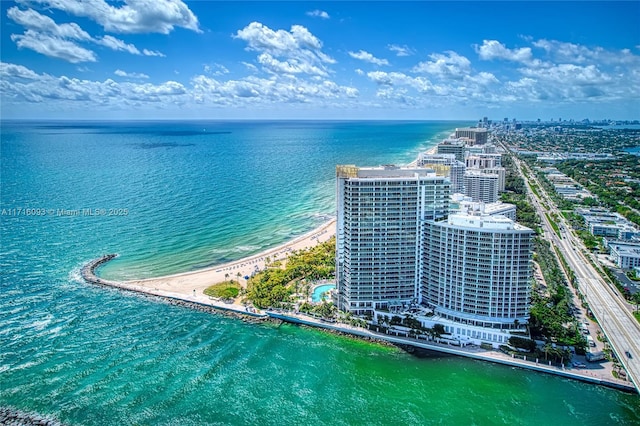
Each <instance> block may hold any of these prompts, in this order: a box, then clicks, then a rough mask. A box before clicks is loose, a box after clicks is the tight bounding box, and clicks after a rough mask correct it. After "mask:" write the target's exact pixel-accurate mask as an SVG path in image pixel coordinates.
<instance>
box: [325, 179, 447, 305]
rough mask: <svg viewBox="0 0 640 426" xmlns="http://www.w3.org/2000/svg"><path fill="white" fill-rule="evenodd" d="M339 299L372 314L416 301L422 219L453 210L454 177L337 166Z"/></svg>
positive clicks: (419, 269)
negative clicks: (378, 309)
mask: <svg viewBox="0 0 640 426" xmlns="http://www.w3.org/2000/svg"><path fill="white" fill-rule="evenodd" d="M336 177H337V179H336V180H337V183H336V186H337V188H336V193H337V232H336V234H337V238H336V296H335V297H336V299H335V300H336V304H337V306H338V308H339V309H341V310H343V311H350V312H353V313H355V314H370V313H372V311H373V310H374V309H376V308H380V309H384V308H386V307H388V306H389V304H390V303H391V304H393V303H396V304H402V303H410V302H412V301H417V300H418V298H419V282H420V281H419V275H420V271H421V268H422V238H423V233H422V229H423V223H424V221H425V220H432V219H436V218H442V217H444V216H445V215H446V214H447V212H448V203H449V180H448V179H447V178H445V177H442V176H436V175H435V173H433V172H431V171H429V170H428V169H421V168H400V167H395V166H384V167H372V168H358V167H356V166H338V167H337V168H336Z"/></svg>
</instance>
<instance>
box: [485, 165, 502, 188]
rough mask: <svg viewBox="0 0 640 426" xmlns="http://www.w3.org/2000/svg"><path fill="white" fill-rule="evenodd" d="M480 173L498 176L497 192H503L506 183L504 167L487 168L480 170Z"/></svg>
mask: <svg viewBox="0 0 640 426" xmlns="http://www.w3.org/2000/svg"><path fill="white" fill-rule="evenodd" d="M480 172H481V173H484V174H486V175H496V176H498V192H499V193H500V192H504V187H505V185H506V182H507V169H505V168H504V167H499V166H497V167H489V168H486V169H480Z"/></svg>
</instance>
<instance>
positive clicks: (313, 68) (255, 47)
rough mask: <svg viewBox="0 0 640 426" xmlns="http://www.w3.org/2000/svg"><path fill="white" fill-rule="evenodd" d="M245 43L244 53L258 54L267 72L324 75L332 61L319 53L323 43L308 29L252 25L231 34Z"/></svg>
mask: <svg viewBox="0 0 640 426" xmlns="http://www.w3.org/2000/svg"><path fill="white" fill-rule="evenodd" d="M233 38H236V39H240V40H243V41H245V42H247V48H246V49H247V50H250V51H257V52H260V55H258V57H257V60H258V63H260V64H261V65H262V66H263V69H264V70H265V71H267V72H269V73H273V72H285V73H294V74H297V73H306V74H312V75H321V76H326V75H328V74H329V72H330V71H329V69H328V68H327V65H328V64H333V63H335V60H334V59H333V58H331V57H330V56H328V55H327V54H325V53H324V52H322V42H321V41H320V40H319V39H318V38H317V37H315V36H314V35H313V34H311V32H309V30H308V29H306V28H305V27H303V26H300V25H293V26H292V27H291V30H290V31H286V30H277V31H274V30H272V29H271V28H269V27H267V26H265V25H263V24H261V23H259V22H252V23H250V24H249V25H247V26H246V27H245V28H243V29H241V30H239V31H238V32H237V33H236V34H234V35H233Z"/></svg>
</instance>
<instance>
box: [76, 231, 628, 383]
mask: <svg viewBox="0 0 640 426" xmlns="http://www.w3.org/2000/svg"><path fill="white" fill-rule="evenodd" d="M331 223H333V221H332V222H330V223H329V224H325V225H324V226H327V225H330V224H331ZM324 226H323V227H320V228H316V230H318V229H323V228H324ZM316 230H314V231H316ZM312 235H315V232H311V233H308V234H305V235H304V236H302V237H300V238H298V239H296V240H294V241H292V242H290V243H289V244H285V245H282V246H279V247H276V248H275V249H272V250H270V251H268V253H272V252H274V251H275V252H281V251H282V250H283V248H284V249H286V248H288V247H291V246H292V245H294V246H295V245H299V244H300V243H301V242H307V243H309V237H310V236H312ZM327 239H328V238H327ZM264 253H266V252H264ZM114 257H116V255H114V254H109V255H105V256H102V257H100V258H98V259H95V260H93V261H91V262H89V263H88V264H87V265H85V266H84V267H83V268H82V278H83V279H84V280H85V281H87V282H88V283H91V284H95V285H99V286H104V287H112V288H115V289H118V290H121V291H125V292H132V293H136V294H139V295H143V296H148V297H153V298H158V299H160V300H162V301H164V302H167V303H169V304H171V305H173V306H181V307H184V308H189V309H194V310H197V311H200V312H207V313H216V314H222V315H225V316H228V317H232V318H236V319H240V320H242V321H245V322H248V323H257V322H263V321H280V322H287V323H290V324H294V325H297V326H306V327H311V328H314V329H317V330H321V331H324V332H328V333H332V334H338V335H342V336H347V337H352V338H356V339H362V340H364V341H369V342H374V343H379V344H386V345H394V346H398V347H400V348H401V349H403V350H405V351H406V352H409V353H410V351H407V350H406V349H405V348H406V347H411V348H419V349H425V350H430V351H434V352H439V353H446V354H449V355H455V356H461V357H465V358H471V359H475V360H479V361H485V362H492V363H497V364H502V365H506V366H511V367H517V368H523V369H526V370H532V371H536V372H539V373H544V374H551V375H556V376H560V377H565V378H568V379H572V380H578V381H581V382H585V383H591V384H596V385H600V386H605V387H608V388H612V389H616V390H619V391H623V392H628V393H637V391H636V389H635V388H634V387H633V386H632V385H630V384H628V383H627V382H624V381H621V380H617V379H614V378H609V377H598V376H596V374H595V373H591V374H589V373H586V372H585V373H583V372H577V371H573V369H572V368H569V369H565V368H562V367H557V366H551V365H548V366H547V365H544V364H540V363H539V362H535V363H534V362H533V361H527V360H526V359H519V358H515V357H509V356H508V355H506V354H503V353H501V352H499V351H495V350H486V349H481V348H479V347H471V348H461V347H457V346H451V345H449V344H444V343H436V342H433V341H424V340H423V341H419V340H417V339H412V338H407V337H400V336H393V335H389V334H382V333H379V332H374V331H372V330H369V329H366V328H362V327H355V326H351V325H348V324H342V323H330V322H326V321H323V320H321V319H317V318H313V317H310V316H307V315H304V314H300V313H294V312H281V311H274V310H266V311H261V310H256V309H253V308H248V307H246V306H244V305H238V304H235V303H225V302H222V301H218V300H214V299H213V298H210V297H208V296H206V295H204V294H203V293H200V294H197V293H189V292H188V291H185V289H184V288H182V290H183V291H182V292H175V291H167V290H160V289H158V288H152V287H148V286H144V285H141V284H140V281H146V282H147V283H149V282H151V283H154V280H156V279H167V278H172V277H178V278H183V277H184V276H185V274H177V275H172V276H168V277H160V278H155V279H148V280H138V281H124V282H119V281H113V280H107V279H104V278H100V277H99V276H98V275H96V272H95V271H96V269H98V268H99V267H100V266H101V265H102V264H104V263H106V262H108V261H109V260H111V259H113V258H114ZM261 257H264V255H263V256H261ZM243 260H246V258H245V259H241V260H239V261H237V262H234V263H231V264H228V265H233V264H237V263H240V264H242V263H243ZM227 268H228V267H227ZM227 268H225V269H224V270H227ZM224 270H223V271H222V272H224ZM201 272H204V274H205V276H206V274H207V273H210V272H211V269H207V270H204V271H196V272H189V273H186V276H189V275H197V274H199V273H201ZM217 273H220V272H217ZM597 365H599V364H594V366H597ZM596 368H597V367H596Z"/></svg>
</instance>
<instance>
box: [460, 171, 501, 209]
mask: <svg viewBox="0 0 640 426" xmlns="http://www.w3.org/2000/svg"><path fill="white" fill-rule="evenodd" d="M499 186H500V177H499V176H498V175H496V174H491V173H482V171H480V170H471V171H470V170H467V171H466V172H465V174H464V194H465V195H466V196H468V197H471V199H472V200H473V201H475V202H480V201H481V202H483V203H495V202H496V201H498V188H499Z"/></svg>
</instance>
